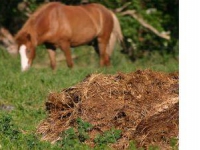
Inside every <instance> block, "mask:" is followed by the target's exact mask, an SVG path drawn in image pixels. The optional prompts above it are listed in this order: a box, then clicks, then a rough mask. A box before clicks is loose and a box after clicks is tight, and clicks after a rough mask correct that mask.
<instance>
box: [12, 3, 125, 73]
mask: <svg viewBox="0 0 200 150" xmlns="http://www.w3.org/2000/svg"><path fill="white" fill-rule="evenodd" d="M15 40H16V42H17V44H18V51H19V53H20V58H21V70H22V71H25V70H28V69H29V68H30V66H31V65H32V63H33V60H34V58H35V55H36V52H35V49H36V47H37V46H38V45H40V44H44V45H45V46H46V48H47V50H48V53H49V58H50V66H51V68H52V69H53V70H55V68H56V58H55V50H56V48H60V49H61V50H62V51H63V52H64V55H65V57H66V62H67V65H68V67H69V68H72V67H73V60H72V57H71V51H70V48H71V47H77V46H81V45H86V44H90V45H94V47H95V50H96V51H97V52H98V54H99V56H100V66H109V65H110V57H111V54H112V51H113V49H114V45H115V43H116V42H117V41H119V42H122V41H123V35H122V32H121V27H120V23H119V20H118V19H117V17H116V15H115V14H114V13H113V12H112V11H111V10H109V9H107V8H106V7H105V6H103V5H101V4H97V3H89V4H84V5H78V6H70V5H65V4H62V3H60V2H49V3H46V4H43V5H42V6H41V7H39V8H38V9H36V11H35V12H34V13H33V14H32V15H31V16H30V17H29V18H28V20H27V21H26V22H25V24H24V25H23V26H22V28H21V29H20V30H19V31H18V33H17V34H16V35H15ZM93 43H96V44H97V46H95V44H93Z"/></svg>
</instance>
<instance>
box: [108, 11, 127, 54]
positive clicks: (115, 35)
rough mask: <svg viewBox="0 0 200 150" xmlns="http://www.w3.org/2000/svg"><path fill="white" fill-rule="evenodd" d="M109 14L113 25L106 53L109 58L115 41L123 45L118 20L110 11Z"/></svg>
mask: <svg viewBox="0 0 200 150" xmlns="http://www.w3.org/2000/svg"><path fill="white" fill-rule="evenodd" d="M110 12H111V14H112V17H113V22H114V25H113V30H112V32H111V35H110V40H109V44H108V46H107V53H108V55H109V56H111V54H112V52H113V50H114V46H115V43H116V41H117V42H119V43H123V34H122V31H121V27H120V23H119V20H118V18H117V17H116V15H115V14H114V13H113V12H112V11H110Z"/></svg>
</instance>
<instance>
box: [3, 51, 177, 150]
mask: <svg viewBox="0 0 200 150" xmlns="http://www.w3.org/2000/svg"><path fill="white" fill-rule="evenodd" d="M72 55H73V57H74V63H75V66H74V68H73V69H69V68H67V67H66V63H65V59H64V57H63V55H62V52H61V51H59V50H58V51H57V62H58V64H57V70H56V71H55V72H53V71H52V70H51V69H50V67H49V64H48V63H49V60H48V55H47V53H46V51H45V50H44V49H42V48H39V49H38V50H37V56H36V59H35V61H34V64H33V66H32V68H31V69H30V70H29V71H27V72H21V70H20V58H19V56H10V55H9V54H8V53H7V52H6V51H5V50H0V106H1V107H0V149H17V150H18V149H59V148H60V145H59V144H55V145H51V144H50V143H48V142H41V141H39V140H38V138H37V137H36V135H35V131H36V127H37V125H38V124H39V122H40V121H41V120H42V119H44V118H45V117H46V112H45V101H46V99H47V95H48V93H49V92H54V91H57V92H59V91H61V90H62V89H64V88H68V87H70V86H73V85H75V84H76V83H78V82H80V81H82V80H83V79H84V78H85V76H87V75H88V74H91V73H106V74H108V73H109V74H114V73H117V72H125V73H128V72H132V71H135V70H137V69H152V70H156V71H164V72H174V71H178V61H177V60H175V59H174V58H172V56H171V55H169V54H165V55H164V56H161V55H160V54H159V53H158V52H153V53H151V55H148V56H145V57H144V58H141V59H138V60H137V61H135V62H132V61H131V60H129V59H128V57H127V56H126V55H124V54H121V53H120V52H119V51H118V50H116V51H115V52H114V54H113V56H112V66H111V67H108V68H100V67H99V58H98V56H97V54H96V53H95V52H94V51H93V50H92V48H91V47H81V48H76V49H75V50H73V51H72ZM2 105H6V106H12V107H14V109H13V110H5V109H2ZM74 149H89V147H88V146H86V145H84V144H82V145H81V144H80V143H78V144H75V145H74Z"/></svg>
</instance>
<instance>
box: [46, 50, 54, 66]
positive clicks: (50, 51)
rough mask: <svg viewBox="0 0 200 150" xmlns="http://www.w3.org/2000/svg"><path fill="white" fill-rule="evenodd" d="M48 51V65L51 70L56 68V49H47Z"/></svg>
mask: <svg viewBox="0 0 200 150" xmlns="http://www.w3.org/2000/svg"><path fill="white" fill-rule="evenodd" d="M47 51H48V53H49V59H50V66H51V68H52V69H53V70H55V69H56V51H55V50H52V49H47Z"/></svg>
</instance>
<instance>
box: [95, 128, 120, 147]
mask: <svg viewBox="0 0 200 150" xmlns="http://www.w3.org/2000/svg"><path fill="white" fill-rule="evenodd" d="M120 137H121V130H116V129H111V130H109V131H105V132H104V133H103V134H102V135H97V136H96V137H95V139H94V142H95V143H96V144H98V145H107V144H108V143H115V142H116V141H117V140H118V139H119V138H120Z"/></svg>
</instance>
